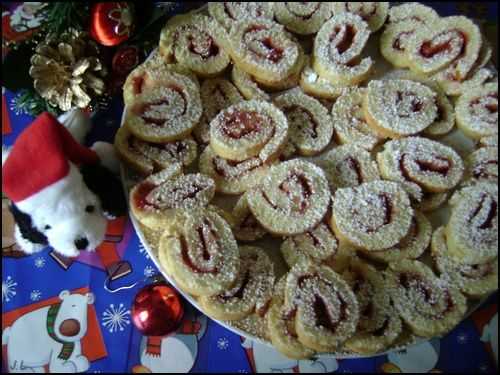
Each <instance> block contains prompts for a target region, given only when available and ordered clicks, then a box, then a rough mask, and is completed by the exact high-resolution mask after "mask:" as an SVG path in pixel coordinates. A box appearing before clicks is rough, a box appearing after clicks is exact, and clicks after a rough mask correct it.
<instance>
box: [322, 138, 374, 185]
mask: <svg viewBox="0 0 500 375" xmlns="http://www.w3.org/2000/svg"><path fill="white" fill-rule="evenodd" d="M314 162H315V164H317V165H318V166H320V167H321V168H322V169H323V171H324V172H325V175H326V178H327V179H328V183H329V185H330V189H331V190H332V191H335V190H336V189H339V188H345V187H354V186H358V185H361V184H362V183H365V182H370V181H375V180H379V179H380V175H379V172H378V167H377V163H376V162H375V161H374V160H373V159H372V157H371V155H370V153H369V152H368V151H366V150H365V149H363V148H361V147H360V146H359V145H358V144H347V145H343V146H339V147H335V148H333V149H332V150H330V151H328V152H327V153H325V154H323V155H321V156H320V157H318V158H316V159H315V160H314Z"/></svg>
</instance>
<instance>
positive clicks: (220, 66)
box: [159, 14, 230, 77]
mask: <svg viewBox="0 0 500 375" xmlns="http://www.w3.org/2000/svg"><path fill="white" fill-rule="evenodd" d="M220 34H221V30H220V27H219V25H218V24H217V22H215V20H213V19H212V18H210V17H207V16H204V15H201V14H189V15H178V16H175V17H172V18H171V19H170V20H169V21H168V22H167V24H166V25H165V27H164V28H163V30H162V32H161V34H160V45H159V51H160V53H161V54H162V55H163V57H164V59H165V61H166V62H167V63H172V62H176V63H178V64H180V65H181V66H183V67H186V68H188V69H189V70H192V71H193V72H195V73H196V74H198V75H200V76H203V77H211V76H215V75H218V74H219V73H221V72H222V71H223V70H224V69H226V67H227V65H228V64H229V61H230V60H229V56H228V54H227V53H226V51H225V50H224V49H223V48H222V47H221V45H220V43H219V41H218V40H220V39H221V35H220Z"/></svg>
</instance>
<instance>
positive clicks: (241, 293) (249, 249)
mask: <svg viewBox="0 0 500 375" xmlns="http://www.w3.org/2000/svg"><path fill="white" fill-rule="evenodd" d="M274 278H275V276H274V268H273V263H272V262H271V259H269V257H268V256H267V254H266V253H265V252H264V250H262V249H260V248H258V247H253V246H242V247H240V271H239V274H238V277H237V278H236V282H235V284H234V285H233V286H232V287H231V288H230V289H229V290H226V291H224V292H222V293H219V294H217V295H214V296H202V297H200V299H199V301H200V305H201V306H202V308H203V309H204V310H205V311H206V312H207V313H208V314H210V316H212V317H214V318H215V319H221V320H239V319H242V318H244V317H246V316H248V315H250V314H252V313H253V312H254V311H255V312H256V313H257V314H259V315H260V316H264V314H265V313H266V312H267V309H268V306H269V303H270V300H271V298H272V292H273V286H274Z"/></svg>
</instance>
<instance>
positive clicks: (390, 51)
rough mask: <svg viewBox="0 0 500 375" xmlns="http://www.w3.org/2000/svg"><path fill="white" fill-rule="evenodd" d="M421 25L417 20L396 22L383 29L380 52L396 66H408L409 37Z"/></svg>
mask: <svg viewBox="0 0 500 375" xmlns="http://www.w3.org/2000/svg"><path fill="white" fill-rule="evenodd" d="M421 27H422V23H421V22H418V21H406V22H397V23H395V24H392V25H389V26H387V27H386V28H385V29H384V32H383V33H382V35H381V37H380V53H381V54H382V56H384V58H385V59H386V60H387V61H389V62H390V63H391V64H392V65H394V66H395V67H398V68H407V67H409V66H410V60H409V56H408V51H407V49H408V46H409V42H410V39H411V37H412V36H413V35H414V34H415V33H416V32H417V30H418V29H419V28H421Z"/></svg>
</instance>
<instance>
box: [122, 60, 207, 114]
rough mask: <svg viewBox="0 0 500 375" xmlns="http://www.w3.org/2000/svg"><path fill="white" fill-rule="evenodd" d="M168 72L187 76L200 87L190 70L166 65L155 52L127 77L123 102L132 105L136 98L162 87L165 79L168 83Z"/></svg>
mask: <svg viewBox="0 0 500 375" xmlns="http://www.w3.org/2000/svg"><path fill="white" fill-rule="evenodd" d="M168 72H174V73H178V74H182V75H185V76H187V77H189V78H191V80H192V81H193V83H194V84H196V85H198V79H197V78H196V76H195V75H194V74H192V72H191V71H190V70H189V69H186V68H184V67H182V66H181V65H179V64H165V61H164V60H163V58H162V57H161V55H160V54H159V53H158V52H155V53H153V54H152V56H151V57H149V58H148V59H147V60H146V61H144V62H143V63H142V64H141V65H139V66H138V67H136V68H135V69H134V70H132V71H131V72H130V73H129V75H128V76H127V79H126V80H125V83H124V84H123V102H124V103H125V105H126V106H129V105H131V104H132V103H133V102H134V100H135V98H136V96H138V95H140V94H142V93H143V92H144V91H148V90H150V89H151V88H152V87H154V86H158V85H161V84H162V81H163V80H164V78H166V79H167V81H168V78H169V76H168V74H167V73H168ZM167 83H168V82H167Z"/></svg>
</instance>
